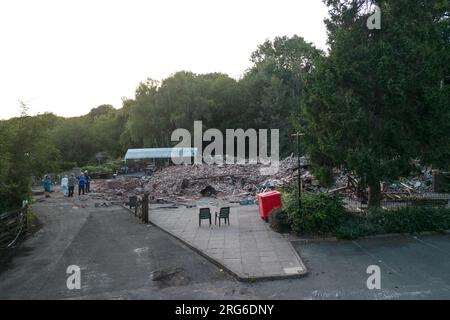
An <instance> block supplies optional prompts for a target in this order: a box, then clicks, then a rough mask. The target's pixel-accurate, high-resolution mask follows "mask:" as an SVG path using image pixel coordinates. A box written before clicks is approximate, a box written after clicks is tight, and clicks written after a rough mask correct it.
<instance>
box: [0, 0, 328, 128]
mask: <svg viewBox="0 0 450 320" xmlns="http://www.w3.org/2000/svg"><path fill="white" fill-rule="evenodd" d="M326 14H327V8H326V6H325V5H324V4H323V3H322V1H321V0H226V1H225V0H158V1H156V0H120V1H118V0H108V1H106V0H105V1H100V0H77V1H74V0H70V1H69V0H38V1H37V0H11V1H0V119H6V118H10V117H13V116H17V115H19V107H18V105H19V104H18V101H19V100H22V101H24V102H26V103H28V105H29V107H30V113H31V114H37V113H43V112H47V111H48V112H54V113H56V114H58V115H61V116H75V115H82V114H85V113H87V112H88V111H89V110H90V109H92V108H93V107H96V106H98V105H100V104H112V105H113V106H114V107H116V108H120V107H121V98H122V97H129V98H133V97H134V90H135V88H136V87H137V85H138V84H139V82H140V81H143V80H145V79H146V78H147V77H151V78H153V79H157V80H161V79H164V78H166V77H168V76H170V75H171V74H173V73H175V72H177V71H180V70H188V71H193V72H195V73H207V72H223V73H227V74H229V75H230V76H232V77H234V78H236V79H237V78H239V77H241V76H242V74H243V73H244V71H245V70H246V69H247V68H248V67H249V66H250V62H249V58H250V54H251V53H252V52H253V51H254V50H255V49H256V47H257V46H258V44H261V43H262V42H264V41H265V40H266V39H273V38H274V37H275V36H282V35H288V36H292V35H294V34H297V35H299V36H303V37H304V38H305V39H306V40H307V41H310V42H313V43H314V44H315V45H316V46H317V47H319V48H322V49H325V48H326V32H325V26H324V24H323V19H324V18H325V16H326Z"/></svg>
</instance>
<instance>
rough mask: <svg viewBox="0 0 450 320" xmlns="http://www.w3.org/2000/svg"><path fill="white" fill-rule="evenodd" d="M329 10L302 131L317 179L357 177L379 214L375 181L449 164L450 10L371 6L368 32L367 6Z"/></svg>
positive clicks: (337, 5)
mask: <svg viewBox="0 0 450 320" xmlns="http://www.w3.org/2000/svg"><path fill="white" fill-rule="evenodd" d="M325 2H326V3H327V5H328V6H329V8H330V10H329V13H330V17H329V19H327V20H326V25H327V29H328V43H329V46H330V51H329V55H328V56H324V57H322V58H320V59H319V60H318V63H317V65H316V67H315V68H314V71H313V74H312V77H311V78H310V79H309V80H308V81H307V83H306V86H307V90H306V91H305V95H304V96H303V98H302V115H303V117H302V118H300V119H299V123H298V124H299V126H300V127H301V128H302V130H303V131H304V132H305V133H306V136H305V140H306V145H307V151H308V154H309V155H310V157H311V160H312V162H313V163H314V165H315V168H316V172H319V173H320V178H321V179H322V180H326V179H325V178H326V177H329V176H330V174H329V172H330V169H331V168H333V167H342V168H344V169H345V170H348V171H352V172H354V173H356V174H357V175H358V176H360V177H361V178H362V179H363V181H365V182H366V183H367V186H368V187H369V205H370V206H373V207H376V206H379V203H380V180H382V179H390V178H391V179H392V178H398V177H399V176H402V175H404V174H408V173H409V172H410V170H411V161H412V160H413V159H416V160H420V161H421V162H422V163H424V164H429V165H434V166H435V167H447V166H448V164H449V159H450V139H449V137H450V108H449V105H448V101H449V100H448V99H449V97H450V94H449V93H450V91H449V90H450V88H449V85H448V84H445V82H444V81H443V79H445V77H446V76H448V75H449V74H450V69H449V68H450V64H449V58H450V33H449V21H450V19H449V2H448V1H442V0H433V1H420V0H398V1H395V2H394V1H377V4H378V6H379V7H380V8H381V12H382V26H381V29H380V30H377V29H373V30H369V28H367V27H366V22H367V19H368V17H369V15H370V14H371V12H367V1H366V0H346V1H344V0H328V1H325ZM369 3H372V4H373V3H374V2H373V1H369ZM406 8H407V9H406ZM324 182H326V181H324ZM328 182H329V181H328Z"/></svg>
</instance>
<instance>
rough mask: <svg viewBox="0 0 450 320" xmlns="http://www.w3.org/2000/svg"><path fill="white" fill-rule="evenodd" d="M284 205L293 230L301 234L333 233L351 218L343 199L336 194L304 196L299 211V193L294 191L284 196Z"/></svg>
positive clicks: (308, 194) (306, 194)
mask: <svg viewBox="0 0 450 320" xmlns="http://www.w3.org/2000/svg"><path fill="white" fill-rule="evenodd" d="M283 205H284V207H285V210H286V211H287V213H288V217H289V222H290V224H291V227H292V229H293V230H294V232H296V233H299V234H301V233H306V234H326V233H332V232H333V231H334V230H335V229H336V228H337V227H338V226H340V225H341V223H342V222H343V221H344V220H345V219H346V218H348V216H349V213H348V212H347V211H346V210H345V208H344V204H343V201H342V198H341V197H340V196H338V195H335V194H326V193H305V194H302V198H301V208H300V209H299V208H298V196H297V192H296V191H294V192H291V193H287V194H285V195H284V196H283Z"/></svg>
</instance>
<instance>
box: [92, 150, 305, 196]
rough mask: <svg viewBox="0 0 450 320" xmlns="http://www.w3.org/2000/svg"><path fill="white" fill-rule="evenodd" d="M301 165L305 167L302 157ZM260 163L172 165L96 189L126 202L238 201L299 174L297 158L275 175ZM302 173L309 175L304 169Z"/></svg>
mask: <svg viewBox="0 0 450 320" xmlns="http://www.w3.org/2000/svg"><path fill="white" fill-rule="evenodd" d="M301 166H306V160H305V159H304V158H302V161H301ZM264 168H265V167H264V166H263V165H261V164H245V165H240V164H223V165H206V164H202V165H189V166H185V165H180V166H169V167H166V168H163V169H160V170H158V171H156V172H154V173H153V174H152V175H149V176H143V177H140V178H138V177H126V176H119V177H118V178H117V179H113V180H106V181H102V180H97V181H96V185H95V187H96V188H95V190H96V192H97V193H101V194H103V196H104V197H105V198H106V200H108V201H115V200H116V201H119V200H126V199H127V198H128V197H130V196H134V195H139V194H142V193H144V192H148V193H149V194H150V199H151V200H153V201H156V200H158V199H170V200H195V199H198V198H201V197H202V196H210V197H220V198H228V199H231V200H232V199H233V198H236V200H239V199H240V198H242V197H245V196H249V195H251V196H252V195H256V193H259V192H264V191H267V190H272V189H274V188H276V187H280V186H282V185H285V184H288V183H292V181H294V179H296V178H295V175H294V171H296V172H298V170H297V169H298V164H297V159H296V158H295V157H293V156H290V157H288V158H286V159H284V160H282V161H279V167H278V170H277V171H275V172H274V174H273V175H265V174H263V173H264V171H261V169H264ZM301 170H302V174H304V173H307V171H306V169H301Z"/></svg>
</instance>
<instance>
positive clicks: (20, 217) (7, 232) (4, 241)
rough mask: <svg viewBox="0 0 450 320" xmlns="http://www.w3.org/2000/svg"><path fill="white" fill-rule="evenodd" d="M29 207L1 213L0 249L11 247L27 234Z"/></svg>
mask: <svg viewBox="0 0 450 320" xmlns="http://www.w3.org/2000/svg"><path fill="white" fill-rule="evenodd" d="M27 212H28V207H24V208H22V209H17V210H13V211H9V212H4V213H0V249H5V248H8V247H11V246H12V245H13V244H14V243H16V242H17V240H18V239H19V238H20V237H21V236H22V235H23V234H24V233H26V232H27V227H28V219H27Z"/></svg>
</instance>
